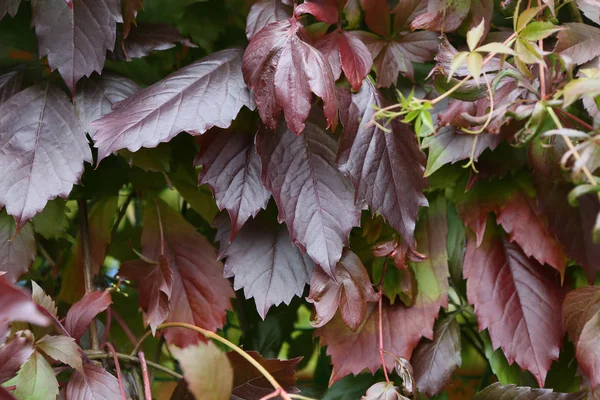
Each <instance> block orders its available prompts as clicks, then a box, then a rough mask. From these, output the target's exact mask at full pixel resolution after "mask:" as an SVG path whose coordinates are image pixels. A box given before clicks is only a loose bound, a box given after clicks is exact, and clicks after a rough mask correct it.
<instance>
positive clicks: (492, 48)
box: [476, 42, 515, 55]
mask: <svg viewBox="0 0 600 400" xmlns="http://www.w3.org/2000/svg"><path fill="white" fill-rule="evenodd" d="M476 51H478V52H482V53H497V54H509V55H513V54H514V53H515V52H514V51H513V49H511V48H510V47H508V46H507V45H505V44H502V43H499V42H492V43H487V44H484V45H483V46H480V47H478V48H477V50H476Z"/></svg>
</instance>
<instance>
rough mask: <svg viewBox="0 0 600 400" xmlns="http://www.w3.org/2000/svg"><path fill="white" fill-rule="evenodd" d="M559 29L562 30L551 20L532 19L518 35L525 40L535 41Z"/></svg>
mask: <svg viewBox="0 0 600 400" xmlns="http://www.w3.org/2000/svg"><path fill="white" fill-rule="evenodd" d="M561 30H563V28H561V27H560V26H556V25H554V24H553V23H551V22H546V21H534V22H532V23H530V24H529V25H527V26H526V27H525V29H523V31H522V32H521V34H520V35H519V37H520V38H522V39H525V40H531V41H536V40H541V39H546V38H547V37H548V36H550V35H552V34H554V33H556V32H558V31H561Z"/></svg>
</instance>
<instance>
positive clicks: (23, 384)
mask: <svg viewBox="0 0 600 400" xmlns="http://www.w3.org/2000/svg"><path fill="white" fill-rule="evenodd" d="M11 382H12V383H13V384H14V385H15V386H16V387H17V388H16V389H15V393H14V396H15V397H16V398H17V399H18V400H48V399H55V398H56V396H58V381H57V380H56V376H55V375H54V370H53V369H52V366H51V365H50V363H49V362H48V361H47V360H46V358H44V356H43V355H41V354H40V353H38V352H37V351H36V352H34V353H33V354H32V355H31V357H30V358H29V360H27V362H26V363H25V364H23V365H22V366H21V369H20V370H19V373H18V374H17V376H16V378H15V379H14V380H13V381H11Z"/></svg>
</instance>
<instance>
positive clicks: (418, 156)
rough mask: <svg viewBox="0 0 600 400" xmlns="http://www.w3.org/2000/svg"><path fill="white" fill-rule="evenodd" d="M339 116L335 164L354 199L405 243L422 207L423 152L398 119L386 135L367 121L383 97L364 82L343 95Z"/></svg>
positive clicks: (411, 237) (381, 104) (410, 241)
mask: <svg viewBox="0 0 600 400" xmlns="http://www.w3.org/2000/svg"><path fill="white" fill-rule="evenodd" d="M344 101H347V102H348V103H349V104H344V110H343V112H342V114H341V116H342V122H343V124H344V132H343V134H342V137H341V139H340V146H339V150H338V157H337V158H338V165H339V168H340V171H342V173H344V174H346V175H348V176H350V178H351V179H352V182H353V184H354V187H355V188H356V197H357V200H360V201H363V200H364V201H366V203H367V204H368V205H369V206H370V208H371V210H372V211H373V212H374V213H378V214H381V215H382V216H383V217H384V218H385V219H386V220H387V221H388V223H389V224H390V225H391V226H392V227H393V228H394V229H396V231H398V233H400V234H401V235H402V237H403V239H404V240H405V241H406V243H408V244H409V245H410V246H411V247H413V248H414V247H415V241H414V229H415V224H416V220H417V216H418V213H419V207H421V206H426V205H427V199H426V198H425V196H424V195H423V189H424V188H425V187H426V185H427V181H426V180H425V179H424V178H423V170H424V167H423V164H424V163H425V156H424V155H423V153H422V152H421V150H420V149H419V145H418V143H417V140H416V136H415V134H414V133H413V132H412V130H411V129H410V127H409V126H408V125H406V124H404V123H402V122H400V121H394V122H392V125H391V126H390V128H391V129H392V133H387V132H384V131H383V130H381V129H380V128H379V127H377V126H376V125H375V124H371V123H370V120H371V118H372V117H373V115H374V114H375V112H376V110H375V109H374V108H373V105H376V106H377V107H384V106H385V103H384V100H383V97H382V96H381V94H380V93H379V92H378V90H377V89H376V88H375V87H374V86H373V84H372V83H371V82H370V81H369V80H365V81H364V83H363V86H362V88H361V89H360V91H359V92H358V93H356V94H353V95H352V98H351V99H349V98H348V99H344Z"/></svg>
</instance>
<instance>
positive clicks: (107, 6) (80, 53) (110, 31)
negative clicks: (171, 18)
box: [31, 0, 123, 94]
mask: <svg viewBox="0 0 600 400" xmlns="http://www.w3.org/2000/svg"><path fill="white" fill-rule="evenodd" d="M31 6H32V8H33V18H32V24H33V25H34V26H35V32H36V34H37V37H38V45H39V53H40V57H43V56H48V64H49V65H50V68H51V69H52V70H55V69H58V72H60V75H61V76H62V77H63V79H64V81H65V83H66V84H67V87H68V88H69V89H70V90H71V93H73V94H74V93H75V85H76V84H77V81H78V80H79V79H81V78H82V77H84V76H90V75H91V74H92V72H94V71H96V72H98V73H100V72H102V68H103V67H104V61H106V51H107V50H113V49H114V47H115V39H116V33H117V22H123V18H122V17H121V2H120V1H119V0H73V2H72V4H70V5H69V4H67V2H64V1H47V0H32V2H31Z"/></svg>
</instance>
